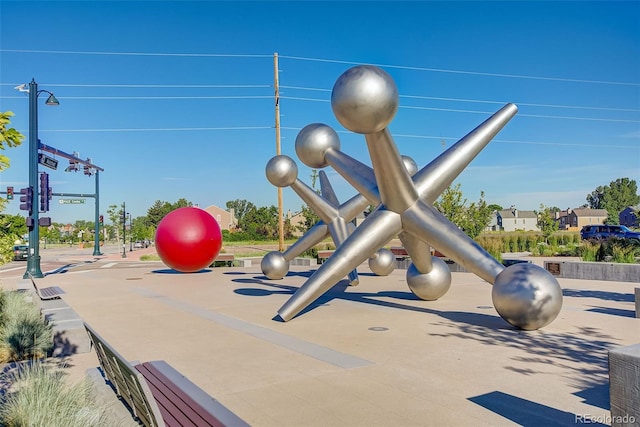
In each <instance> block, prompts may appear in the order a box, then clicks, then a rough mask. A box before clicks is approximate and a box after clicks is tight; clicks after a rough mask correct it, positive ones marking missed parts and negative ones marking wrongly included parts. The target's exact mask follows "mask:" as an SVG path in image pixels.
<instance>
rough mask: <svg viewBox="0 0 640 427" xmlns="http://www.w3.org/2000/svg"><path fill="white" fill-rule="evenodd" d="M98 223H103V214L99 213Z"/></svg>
mask: <svg viewBox="0 0 640 427" xmlns="http://www.w3.org/2000/svg"><path fill="white" fill-rule="evenodd" d="M99 223H100V225H104V216H103V215H100V217H99Z"/></svg>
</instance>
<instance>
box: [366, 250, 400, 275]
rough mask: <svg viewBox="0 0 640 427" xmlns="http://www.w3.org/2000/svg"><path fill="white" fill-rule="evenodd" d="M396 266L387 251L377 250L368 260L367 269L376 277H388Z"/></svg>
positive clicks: (392, 256) (391, 254) (391, 253)
mask: <svg viewBox="0 0 640 427" xmlns="http://www.w3.org/2000/svg"><path fill="white" fill-rule="evenodd" d="M395 266H396V257H395V255H394V254H393V252H391V251H390V250H389V249H385V248H382V249H378V250H377V251H376V252H375V253H374V254H373V255H372V256H371V257H370V258H369V268H370V269H371V271H373V273H374V274H375V275H376V276H388V275H389V274H391V272H392V271H393V270H394V268H395Z"/></svg>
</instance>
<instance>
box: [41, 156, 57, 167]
mask: <svg viewBox="0 0 640 427" xmlns="http://www.w3.org/2000/svg"><path fill="white" fill-rule="evenodd" d="M38 163H40V164H41V165H43V166H46V167H48V168H51V169H53V170H56V169H58V161H57V160H56V159H54V158H53V157H49V156H47V155H44V154H42V153H39V154H38Z"/></svg>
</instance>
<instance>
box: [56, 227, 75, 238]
mask: <svg viewBox="0 0 640 427" xmlns="http://www.w3.org/2000/svg"><path fill="white" fill-rule="evenodd" d="M75 230H76V228H75V227H74V226H73V225H71V224H67V225H63V226H61V227H60V228H59V229H58V231H59V232H60V236H62V237H68V236H71V235H72V234H73V232H74V231H75Z"/></svg>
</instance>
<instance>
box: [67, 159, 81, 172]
mask: <svg viewBox="0 0 640 427" xmlns="http://www.w3.org/2000/svg"><path fill="white" fill-rule="evenodd" d="M79 170H80V164H79V163H78V161H77V160H69V166H67V168H66V169H65V172H78V171H79Z"/></svg>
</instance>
